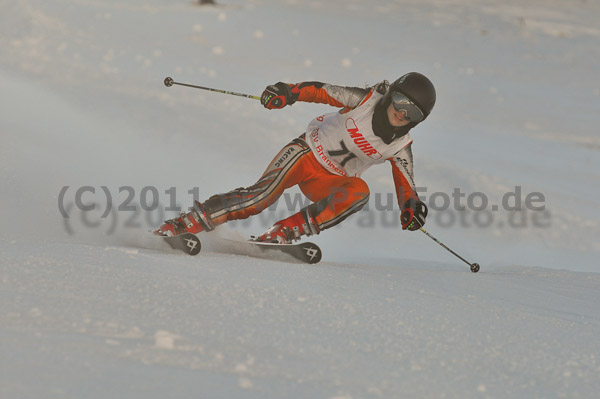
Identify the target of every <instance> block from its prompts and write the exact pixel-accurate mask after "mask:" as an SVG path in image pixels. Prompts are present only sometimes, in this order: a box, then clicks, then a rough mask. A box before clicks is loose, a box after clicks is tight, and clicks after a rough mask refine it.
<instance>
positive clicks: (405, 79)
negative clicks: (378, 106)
mask: <svg viewBox="0 0 600 399" xmlns="http://www.w3.org/2000/svg"><path fill="white" fill-rule="evenodd" d="M398 92H399V93H402V94H404V95H405V96H406V97H408V99H409V100H411V101H412V102H413V103H415V105H416V106H417V107H419V109H420V110H421V111H422V112H423V114H424V115H425V118H427V116H428V115H429V114H430V113H431V110H432V109H433V106H434V105H435V87H433V83H431V80H429V79H427V77H425V76H424V75H422V74H420V73H418V72H409V73H407V74H406V75H403V76H401V77H400V78H398V79H397V80H396V81H394V83H392V84H391V85H390V87H389V88H388V91H387V93H386V94H385V96H384V97H383V99H382V103H383V104H384V105H385V106H386V107H387V106H388V105H389V104H390V102H391V97H392V94H393V93H398ZM425 118H423V119H425Z"/></svg>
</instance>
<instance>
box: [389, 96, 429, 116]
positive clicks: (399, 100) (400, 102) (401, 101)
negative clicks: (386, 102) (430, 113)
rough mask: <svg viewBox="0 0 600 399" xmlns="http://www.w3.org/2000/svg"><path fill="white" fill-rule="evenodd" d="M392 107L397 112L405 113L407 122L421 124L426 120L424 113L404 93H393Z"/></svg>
mask: <svg viewBox="0 0 600 399" xmlns="http://www.w3.org/2000/svg"><path fill="white" fill-rule="evenodd" d="M392 105H393V106H394V109H395V110H396V111H404V114H405V115H406V116H405V118H406V120H408V121H410V122H421V121H422V120H423V119H425V115H424V114H423V111H421V109H420V108H419V107H417V106H416V104H415V103H413V102H412V101H410V100H409V99H408V97H406V96H405V95H404V94H402V93H398V92H395V93H392Z"/></svg>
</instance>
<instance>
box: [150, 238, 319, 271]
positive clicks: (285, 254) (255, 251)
mask: <svg viewBox="0 0 600 399" xmlns="http://www.w3.org/2000/svg"><path fill="white" fill-rule="evenodd" d="M160 238H161V239H163V240H164V241H166V242H167V244H169V246H170V247H171V248H173V249H177V250H180V251H183V252H185V253H186V254H188V255H197V254H198V253H200V250H201V249H202V244H201V242H200V239H199V238H198V237H197V236H196V235H195V234H191V233H183V234H180V235H176V236H171V237H162V236H161V237H160ZM225 241H227V242H228V243H229V244H230V245H229V247H230V248H228V249H227V250H225V251H224V252H225V253H231V254H234V255H245V256H251V257H254V258H262V259H271V260H278V261H283V262H302V263H309V264H315V263H319V262H320V261H321V257H322V251H321V248H319V246H318V245H317V244H315V243H312V242H303V243H298V244H276V243H268V242H259V241H254V240H248V241H238V240H225Z"/></svg>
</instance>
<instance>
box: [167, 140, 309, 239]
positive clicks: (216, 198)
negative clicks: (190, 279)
mask: <svg viewBox="0 0 600 399" xmlns="http://www.w3.org/2000/svg"><path fill="white" fill-rule="evenodd" d="M310 158H313V157H312V155H311V152H310V148H309V147H308V145H307V144H306V142H304V141H303V140H301V139H296V140H293V141H292V142H291V143H290V144H288V145H287V146H285V147H283V149H282V150H281V151H280V152H279V153H278V154H277V155H276V156H275V158H273V161H271V163H270V164H269V166H268V167H267V169H266V170H265V172H264V173H263V175H262V176H261V177H260V179H259V180H258V182H256V183H255V184H254V185H252V186H250V187H247V188H237V189H235V190H232V191H229V192H227V193H225V194H217V195H213V196H212V197H210V198H209V199H208V200H206V201H204V202H203V203H200V202H196V204H195V205H194V210H192V211H191V212H189V213H188V214H182V215H181V216H180V217H178V218H175V219H171V220H168V221H166V222H165V224H163V225H162V226H161V227H160V229H158V230H157V233H158V234H165V235H177V234H181V233H183V232H186V231H187V232H191V233H199V232H201V231H210V230H213V229H214V228H215V227H216V226H217V225H220V224H222V223H225V222H227V221H230V220H238V219H245V218H247V217H249V216H252V215H256V214H258V213H260V212H261V211H263V210H264V209H265V208H267V207H268V206H270V205H272V204H273V203H274V202H275V201H276V200H277V199H278V198H279V197H280V196H281V194H282V193H283V191H284V190H285V189H287V188H289V187H292V186H294V185H296V184H298V183H299V182H300V181H302V180H303V179H306V178H309V177H310V168H306V167H303V166H302V165H303V163H305V160H306V159H310Z"/></svg>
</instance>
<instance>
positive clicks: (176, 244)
mask: <svg viewBox="0 0 600 399" xmlns="http://www.w3.org/2000/svg"><path fill="white" fill-rule="evenodd" d="M160 238H162V239H163V240H165V241H166V242H167V244H169V246H170V247H171V248H173V249H178V250H181V251H183V252H185V253H186V254H188V255H198V254H199V253H200V250H201V249H202V244H201V243H200V239H199V238H198V237H196V235H194V234H192V233H183V234H180V235H177V236H172V237H162V236H160Z"/></svg>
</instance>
